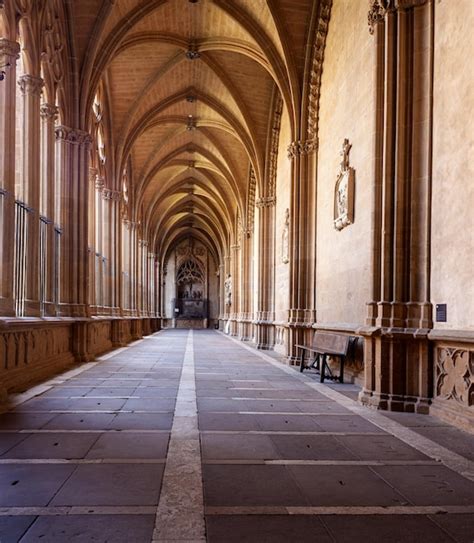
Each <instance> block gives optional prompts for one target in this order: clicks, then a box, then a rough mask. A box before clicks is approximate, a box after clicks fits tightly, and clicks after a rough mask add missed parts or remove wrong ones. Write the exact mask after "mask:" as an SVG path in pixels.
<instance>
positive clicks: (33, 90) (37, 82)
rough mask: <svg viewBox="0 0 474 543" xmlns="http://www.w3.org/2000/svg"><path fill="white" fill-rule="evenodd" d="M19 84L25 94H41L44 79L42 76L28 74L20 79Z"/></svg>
mask: <svg viewBox="0 0 474 543" xmlns="http://www.w3.org/2000/svg"><path fill="white" fill-rule="evenodd" d="M18 85H19V87H20V90H21V92H22V93H23V94H25V95H32V96H41V91H42V89H43V86H44V81H43V80H42V79H41V77H36V76H34V75H28V74H26V75H22V76H21V77H20V78H19V79H18Z"/></svg>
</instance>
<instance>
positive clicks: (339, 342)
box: [312, 331, 351, 356]
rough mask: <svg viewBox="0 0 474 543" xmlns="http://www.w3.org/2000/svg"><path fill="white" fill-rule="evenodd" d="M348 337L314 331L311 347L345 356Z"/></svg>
mask: <svg viewBox="0 0 474 543" xmlns="http://www.w3.org/2000/svg"><path fill="white" fill-rule="evenodd" d="M350 339H351V337H350V336H345V335H344V336H343V335H341V334H330V333H327V332H319V331H316V332H315V333H314V336H313V345H312V348H313V349H321V350H327V351H328V352H332V353H334V354H340V355H343V356H346V355H347V351H348V349H349V343H350Z"/></svg>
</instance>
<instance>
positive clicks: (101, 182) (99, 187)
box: [95, 175, 105, 192]
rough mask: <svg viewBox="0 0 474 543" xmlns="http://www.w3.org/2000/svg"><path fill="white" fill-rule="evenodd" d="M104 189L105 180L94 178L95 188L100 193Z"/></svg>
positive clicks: (97, 176)
mask: <svg viewBox="0 0 474 543" xmlns="http://www.w3.org/2000/svg"><path fill="white" fill-rule="evenodd" d="M104 187H105V179H104V178H103V177H102V176H101V175H96V176H95V188H96V189H97V190H98V191H99V192H101V191H102V190H103V189H104Z"/></svg>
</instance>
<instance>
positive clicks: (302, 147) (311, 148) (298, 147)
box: [288, 139, 318, 159]
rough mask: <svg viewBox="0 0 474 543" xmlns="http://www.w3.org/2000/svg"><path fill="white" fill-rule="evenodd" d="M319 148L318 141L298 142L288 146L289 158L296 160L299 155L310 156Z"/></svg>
mask: <svg viewBox="0 0 474 543" xmlns="http://www.w3.org/2000/svg"><path fill="white" fill-rule="evenodd" d="M317 148H318V141H317V139H310V140H298V141H294V142H292V143H290V145H288V158H290V159H291V158H295V157H296V156H298V155H309V154H311V153H314V152H315V151H316V150H317Z"/></svg>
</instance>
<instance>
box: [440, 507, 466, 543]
mask: <svg viewBox="0 0 474 543" xmlns="http://www.w3.org/2000/svg"><path fill="white" fill-rule="evenodd" d="M429 518H430V519H431V521H432V522H434V523H435V524H436V525H438V526H440V527H441V528H443V530H445V531H446V532H447V533H448V534H449V535H450V536H451V537H452V538H453V539H455V540H456V541H457V542H458V543H472V542H473V541H474V515H472V514H470V515H459V514H454V515H452V514H451V515H430V517H429Z"/></svg>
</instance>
